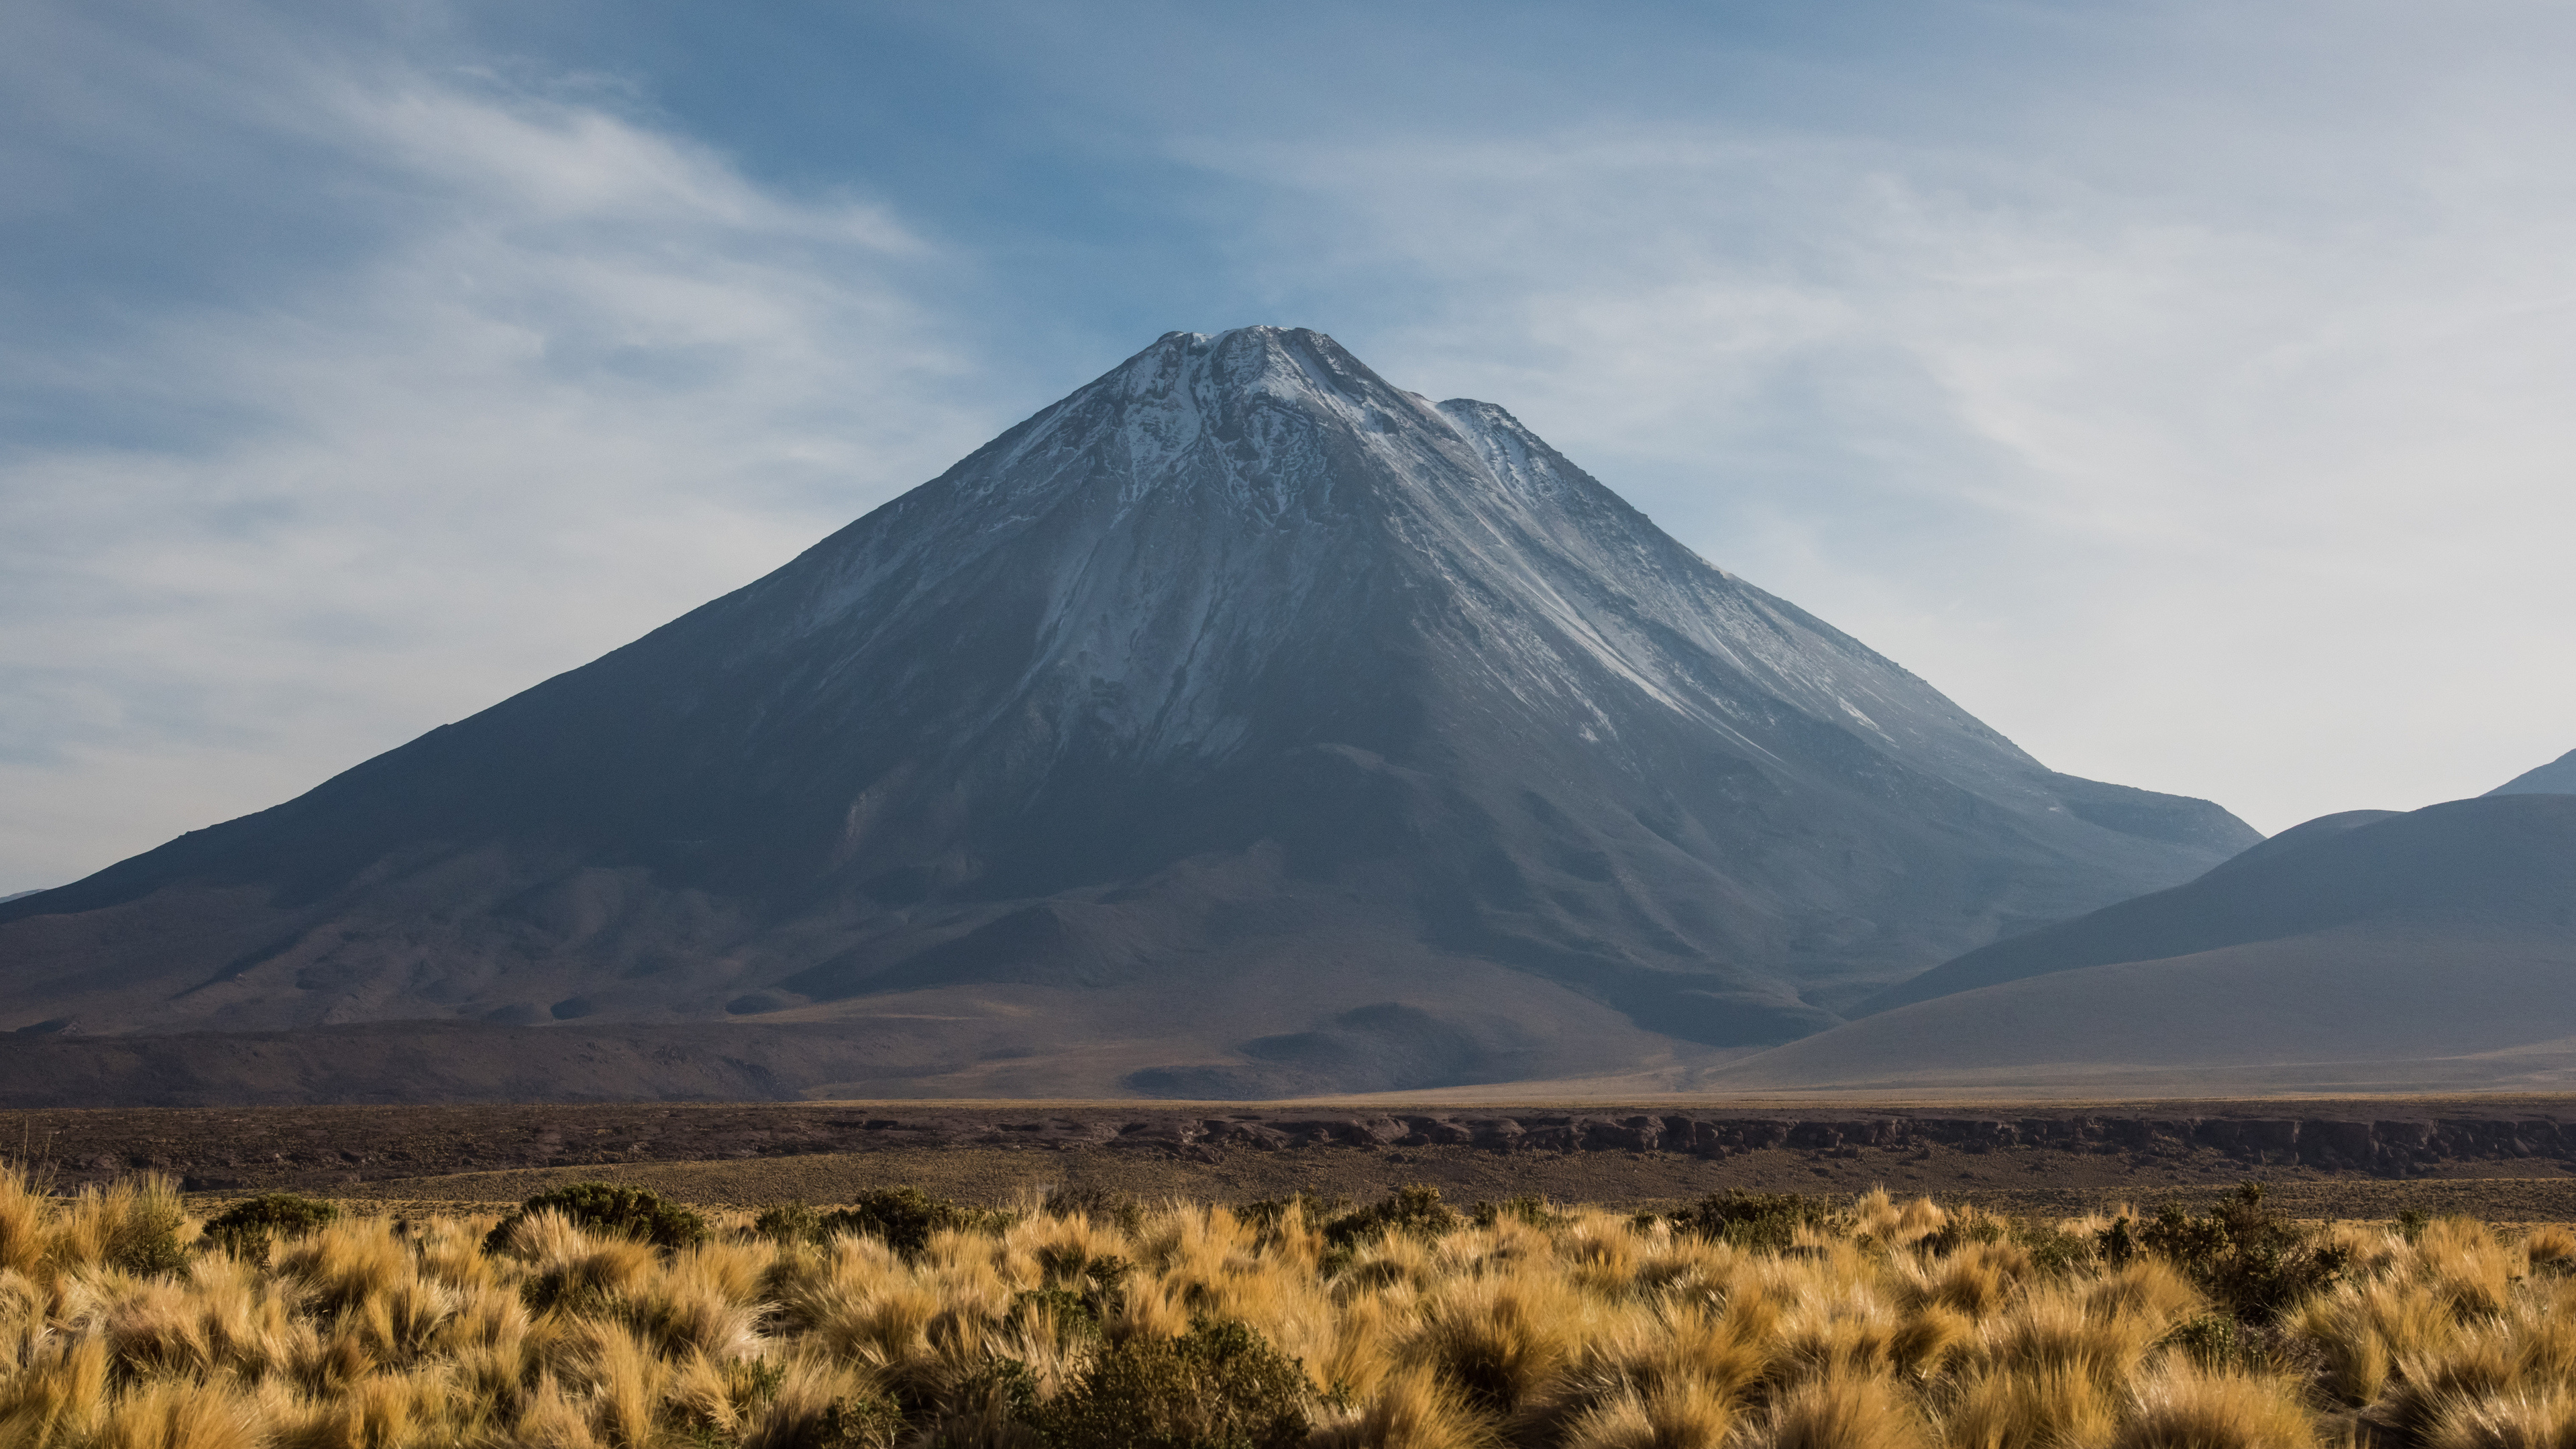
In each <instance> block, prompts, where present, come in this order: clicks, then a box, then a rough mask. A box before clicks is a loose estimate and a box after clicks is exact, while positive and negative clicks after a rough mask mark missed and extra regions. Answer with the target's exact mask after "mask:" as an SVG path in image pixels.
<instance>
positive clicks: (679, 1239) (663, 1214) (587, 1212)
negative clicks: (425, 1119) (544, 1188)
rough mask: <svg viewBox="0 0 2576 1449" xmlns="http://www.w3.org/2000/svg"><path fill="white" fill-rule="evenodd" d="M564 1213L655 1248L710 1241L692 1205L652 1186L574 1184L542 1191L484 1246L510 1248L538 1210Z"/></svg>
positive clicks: (580, 1222)
mask: <svg viewBox="0 0 2576 1449" xmlns="http://www.w3.org/2000/svg"><path fill="white" fill-rule="evenodd" d="M541 1212H551V1213H557V1214H560V1215H561V1216H562V1217H563V1218H565V1219H566V1220H567V1221H569V1222H571V1223H573V1224H574V1225H575V1226H577V1227H580V1228H582V1229H583V1230H585V1231H587V1232H592V1233H603V1234H610V1235H614V1236H617V1237H624V1238H632V1239H634V1240H635V1241H637V1242H639V1243H650V1244H652V1245H653V1246H654V1247H657V1248H690V1247H695V1246H697V1245H698V1244H700V1243H703V1242H705V1241H706V1239H707V1220H706V1219H705V1218H703V1217H700V1216H699V1215H698V1214H697V1213H695V1212H693V1211H691V1210H690V1209H688V1208H684V1207H680V1206H678V1205H676V1204H673V1203H667V1202H664V1201H663V1200H662V1195H661V1194H660V1193H657V1192H654V1191H653V1190H652V1189H650V1188H642V1187H623V1186H620V1185H618V1184H615V1183H607V1182H576V1183H573V1184H571V1185H569V1186H566V1187H558V1188H555V1189H554V1190H552V1191H550V1192H541V1193H538V1194H537V1195H536V1196H535V1197H532V1198H530V1199H528V1200H527V1201H526V1202H524V1203H521V1204H520V1205H519V1210H518V1211H517V1212H514V1213H512V1214H510V1215H509V1216H508V1217H505V1218H503V1219H501V1222H500V1225H499V1226H497V1227H495V1228H493V1229H492V1231H491V1233H490V1234H489V1235H487V1236H486V1237H485V1238H484V1239H483V1250H484V1251H485V1252H487V1253H498V1252H503V1251H505V1250H507V1249H508V1247H509V1245H510V1240H511V1238H512V1237H513V1236H514V1235H515V1234H516V1233H517V1232H518V1230H519V1224H521V1223H523V1222H525V1221H527V1219H528V1218H529V1217H530V1216H531V1215H532V1214H535V1213H541Z"/></svg>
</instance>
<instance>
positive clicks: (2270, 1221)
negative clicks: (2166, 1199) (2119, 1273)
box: [2138, 1182, 2350, 1324]
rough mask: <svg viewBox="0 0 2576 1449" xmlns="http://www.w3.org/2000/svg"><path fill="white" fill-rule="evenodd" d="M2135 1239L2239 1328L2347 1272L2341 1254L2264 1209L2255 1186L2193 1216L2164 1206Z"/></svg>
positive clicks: (2272, 1314)
mask: <svg viewBox="0 0 2576 1449" xmlns="http://www.w3.org/2000/svg"><path fill="white" fill-rule="evenodd" d="M2138 1237H2139V1241H2140V1242H2141V1243H2143V1244H2144V1245H2145V1246H2146V1247H2147V1248H2148V1249H2149V1250H2150V1251H2152V1252H2155V1253H2158V1254H2161V1255H2163V1256H2164V1257H2165V1258H2166V1259H2168V1260H2170V1261H2171V1262H2172V1263H2173V1265H2174V1266H2175V1267H2177V1268H2179V1269H2181V1270H2182V1271H2183V1272H2184V1273H2185V1274H2186V1275H2188V1276H2189V1277H2190V1278H2191V1279H2192V1280H2193V1281H2194V1282H2195V1283H2197V1284H2199V1285H2200V1289H2201V1291H2202V1292H2204V1293H2207V1294H2208V1295H2209V1296H2210V1297H2211V1298H2212V1299H2213V1300H2215V1301H2216V1302H2218V1303H2220V1304H2222V1305H2224V1306H2225V1307H2226V1308H2227V1310H2228V1311H2229V1312H2230V1313H2233V1314H2234V1315H2235V1316H2236V1317H2237V1318H2238V1319H2240V1320H2242V1321H2243V1322H2246V1323H2255V1324H2260V1323H2269V1322H2271V1321H2272V1320H2273V1319H2275V1318H2278V1317H2279V1316H2280V1315H2281V1312H2282V1310H2283V1309H2286V1308H2288V1307H2289V1306H2290V1305H2291V1304H2293V1303H2296V1302H2298V1301H2299V1300H2300V1299H2302V1298H2305V1297H2307V1296H2308V1295H2310V1294H2312V1293H2319V1292H2323V1291H2324V1290H2325V1289H2327V1288H2330V1287H2332V1286H2334V1284H2335V1282H2336V1280H2337V1279H2339V1278H2341V1277H2342V1276H2343V1271H2344V1269H2345V1268H2346V1267H2348V1266H2350V1263H2349V1259H2350V1254H2349V1253H2347V1252H2346V1251H2345V1250H2344V1249H2343V1248H2341V1247H2339V1246H2337V1245H2335V1244H2333V1243H2328V1242H2322V1241H2319V1240H2318V1238H2317V1235H2316V1234H2314V1233H2312V1232H2310V1231H2309V1230H2307V1229H2305V1228H2302V1227H2300V1226H2299V1225H2298V1224H2296V1223H2293V1222H2291V1221H2289V1220H2288V1219H2286V1218H2283V1217H2281V1216H2280V1215H2279V1214H2277V1213H2275V1212H2273V1211H2272V1210H2271V1209H2269V1208H2267V1207H2265V1206H2263V1185H2262V1184H2261V1183H2259V1182H2249V1183H2246V1184H2244V1185H2242V1186H2240V1187H2238V1188H2237V1189H2236V1191H2235V1192H2234V1193H2233V1194H2232V1195H2230V1196H2229V1197H2228V1198H2226V1199H2225V1200H2223V1201H2221V1202H2219V1203H2218V1204H2217V1205H2215V1206H2213V1207H2212V1208H2211V1209H2210V1210H2209V1212H2208V1213H2207V1214H2206V1215H2204V1216H2200V1217H2194V1216H2192V1215H2191V1214H2190V1213H2188V1212H2185V1211H2184V1210H2183V1209H2182V1208H2181V1207H2180V1206H2179V1205H2177V1204H2173V1203H2168V1204H2166V1205H2165V1207H2164V1208H2163V1210H2162V1211H2160V1212H2158V1213H2157V1214H2156V1220H2155V1221H2154V1222H2152V1223H2149V1224H2148V1225H2147V1226H2146V1228H2145V1229H2144V1230H2143V1231H2142V1232H2140V1233H2139V1235H2138Z"/></svg>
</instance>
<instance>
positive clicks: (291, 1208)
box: [206, 1192, 340, 1258]
mask: <svg viewBox="0 0 2576 1449" xmlns="http://www.w3.org/2000/svg"><path fill="white" fill-rule="evenodd" d="M339 1216H340V1210H339V1209H338V1208H336V1207H334V1206H332V1205H331V1204H329V1203H327V1202H324V1201H322V1200H321V1199H319V1198H310V1197H302V1196H299V1195H297V1194H295V1193H291V1192H272V1193H266V1194H263V1195H261V1196H259V1197H254V1198H245V1199H243V1200H242V1201H240V1202H237V1203H234V1204H233V1205H232V1206H231V1207H228V1208H226V1209H224V1210H223V1211H222V1212H219V1213H217V1214H215V1215H214V1216H213V1217H211V1218H208V1219H207V1220H206V1240H207V1241H208V1242H209V1243H212V1244H213V1245H214V1246H215V1247H216V1248H217V1249H219V1250H221V1251H223V1252H226V1253H230V1254H231V1255H233V1256H234V1257H236V1258H259V1257H263V1256H265V1255H266V1254H267V1252H268V1245H269V1244H270V1243H273V1242H278V1241H281V1240H283V1241H287V1242H292V1241H294V1240H295V1239H297V1238H300V1237H303V1236H304V1235H305V1234H307V1233H309V1232H312V1231H313V1230H314V1229H316V1228H319V1227H321V1226H323V1225H324V1224H326V1223H329V1222H331V1221H333V1220H334V1219H336V1218H338V1217H339Z"/></svg>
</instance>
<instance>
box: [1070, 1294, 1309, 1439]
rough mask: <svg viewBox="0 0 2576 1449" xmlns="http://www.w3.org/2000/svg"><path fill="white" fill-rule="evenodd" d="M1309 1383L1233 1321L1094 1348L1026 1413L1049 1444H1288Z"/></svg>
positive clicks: (1303, 1421) (1302, 1426)
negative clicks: (1079, 1372)
mask: <svg viewBox="0 0 2576 1449" xmlns="http://www.w3.org/2000/svg"><path fill="white" fill-rule="evenodd" d="M1313 1393H1314V1390H1313V1387H1312V1385H1310V1384H1309V1383H1308V1382H1307V1381H1306V1373H1305V1370H1304V1369H1303V1368H1302V1367H1300V1366H1299V1365H1298V1363H1297V1361H1296V1360H1294V1359H1291V1358H1288V1357H1286V1356H1285V1355H1283V1354H1281V1353H1280V1352H1279V1351H1278V1350H1277V1349H1275V1348H1273V1347H1271V1345H1270V1343H1269V1341H1268V1340H1267V1339H1264V1338H1263V1337H1262V1336H1261V1335H1260V1334H1258V1333H1255V1332H1253V1331H1252V1330H1251V1329H1249V1328H1246V1327H1245V1326H1243V1325H1242V1324H1240V1323H1218V1322H1209V1321H1201V1322H1199V1323H1197V1324H1195V1325H1194V1326H1192V1328H1191V1329H1190V1331H1189V1332H1188V1333H1186V1334H1184V1335H1182V1336H1181V1337H1179V1338H1176V1339H1175V1338H1159V1337H1153V1336H1150V1335H1141V1334H1140V1335H1137V1336H1134V1337H1131V1338H1128V1339H1126V1340H1125V1341H1123V1342H1120V1343H1117V1344H1114V1345H1111V1346H1110V1347H1108V1348H1105V1349H1103V1350H1102V1351H1101V1352H1100V1354H1099V1355H1098V1356H1097V1357H1095V1358H1094V1359H1093V1360H1092V1363H1091V1366H1090V1368H1089V1370H1088V1371H1086V1372H1085V1373H1084V1374H1083V1376H1082V1378H1081V1379H1080V1380H1079V1381H1078V1382H1077V1383H1075V1384H1074V1386H1073V1387H1072V1388H1071V1389H1069V1390H1067V1391H1066V1392H1065V1393H1064V1394H1062V1395H1060V1396H1058V1398H1057V1399H1056V1401H1055V1402H1054V1403H1052V1404H1048V1405H1046V1406H1044V1407H1043V1408H1042V1409H1040V1410H1039V1411H1038V1412H1037V1414H1036V1417H1037V1419H1038V1422H1039V1426H1040V1429H1041V1431H1042V1432H1043V1433H1044V1435H1045V1437H1046V1439H1047V1441H1048V1443H1049V1444H1050V1445H1051V1446H1053V1449H1290V1446H1293V1445H1300V1444H1303V1443H1305V1442H1306V1436H1307V1433H1308V1432H1309V1427H1310V1425H1309V1422H1308V1418H1307V1410H1308V1405H1309V1402H1310V1400H1311V1399H1312V1397H1313Z"/></svg>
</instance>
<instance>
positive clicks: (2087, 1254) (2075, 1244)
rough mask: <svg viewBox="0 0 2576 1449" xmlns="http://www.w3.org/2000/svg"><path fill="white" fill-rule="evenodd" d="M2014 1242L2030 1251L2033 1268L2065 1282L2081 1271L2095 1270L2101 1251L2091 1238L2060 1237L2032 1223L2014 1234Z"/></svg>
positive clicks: (2064, 1235) (2052, 1229) (2079, 1235)
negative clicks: (2067, 1276) (2067, 1278)
mask: <svg viewBox="0 0 2576 1449" xmlns="http://www.w3.org/2000/svg"><path fill="white" fill-rule="evenodd" d="M2012 1240H2013V1241H2014V1242H2016V1243H2019V1244H2021V1245H2022V1246H2023V1247H2025V1248H2028V1249H2029V1250H2030V1265H2031V1266H2032V1267H2033V1268H2036V1269H2037V1270H2039V1271H2040V1272H2042V1273H2045V1274H2047V1275H2048V1276H2050V1277H2052V1278H2063V1277H2065V1276H2066V1275H2067V1274H2069V1273H2072V1272H2075V1271H2076V1270H2078V1269H2080V1268H2089V1267H2091V1266H2093V1262H2094V1257H2095V1254H2096V1252H2097V1251H2098V1249H2097V1246H2096V1240H2095V1239H2094V1238H2092V1237H2089V1236H2086V1235H2084V1234H2080V1233H2061V1232H2059V1231H2057V1230H2056V1229H2054V1228H2050V1227H2043V1226H2040V1225H2038V1224H2032V1223H2024V1224H2021V1225H2020V1226H2019V1227H2018V1228H2017V1230H2016V1231H2015V1232H2014V1233H2013V1234H2012Z"/></svg>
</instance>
